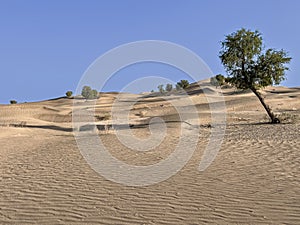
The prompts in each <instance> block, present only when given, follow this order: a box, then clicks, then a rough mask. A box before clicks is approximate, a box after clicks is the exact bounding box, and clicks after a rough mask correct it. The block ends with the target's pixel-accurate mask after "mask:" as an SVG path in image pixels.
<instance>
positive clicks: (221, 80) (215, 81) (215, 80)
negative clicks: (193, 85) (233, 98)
mask: <svg viewBox="0 0 300 225" xmlns="http://www.w3.org/2000/svg"><path fill="white" fill-rule="evenodd" d="M225 81H226V78H225V77H224V76H223V75H222V74H218V75H216V76H214V77H211V78H210V84H211V85H214V86H216V88H217V87H222V86H223V85H224V84H225V83H226V82H225Z"/></svg>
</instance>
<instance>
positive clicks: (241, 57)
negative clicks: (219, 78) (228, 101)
mask: <svg viewBox="0 0 300 225" xmlns="http://www.w3.org/2000/svg"><path fill="white" fill-rule="evenodd" d="M221 44H222V49H221V51H220V55H219V57H220V59H221V61H222V64H223V65H224V67H225V69H226V72H227V73H228V74H229V76H231V83H232V84H233V85H235V86H236V87H237V88H241V89H251V90H252V89H260V88H261V87H266V86H269V85H278V84H280V82H281V81H282V80H284V79H285V71H286V70H288V67H287V66H286V64H287V63H289V62H290V60H291V58H290V57H288V54H287V52H286V51H284V50H275V49H271V48H270V49H267V50H266V51H264V48H263V41H262V36H261V33H259V32H258V31H250V30H246V29H244V28H242V29H240V30H238V31H237V32H234V33H232V34H229V35H227V36H226V37H225V40H224V41H223V42H221Z"/></svg>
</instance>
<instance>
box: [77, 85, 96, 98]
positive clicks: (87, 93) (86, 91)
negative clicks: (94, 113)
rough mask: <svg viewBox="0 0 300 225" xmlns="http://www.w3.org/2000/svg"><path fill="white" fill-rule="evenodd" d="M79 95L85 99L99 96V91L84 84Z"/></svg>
mask: <svg viewBox="0 0 300 225" xmlns="http://www.w3.org/2000/svg"><path fill="white" fill-rule="evenodd" d="M81 95H82V96H83V97H84V98H85V99H96V98H98V97H99V93H98V91H97V90H94V89H92V88H91V87H89V86H84V87H83V88H82V91H81Z"/></svg>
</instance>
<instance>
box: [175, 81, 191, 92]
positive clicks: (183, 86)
mask: <svg viewBox="0 0 300 225" xmlns="http://www.w3.org/2000/svg"><path fill="white" fill-rule="evenodd" d="M189 86H190V82H189V81H188V80H181V81H179V82H177V84H176V89H177V90H180V89H186V88H188V87H189Z"/></svg>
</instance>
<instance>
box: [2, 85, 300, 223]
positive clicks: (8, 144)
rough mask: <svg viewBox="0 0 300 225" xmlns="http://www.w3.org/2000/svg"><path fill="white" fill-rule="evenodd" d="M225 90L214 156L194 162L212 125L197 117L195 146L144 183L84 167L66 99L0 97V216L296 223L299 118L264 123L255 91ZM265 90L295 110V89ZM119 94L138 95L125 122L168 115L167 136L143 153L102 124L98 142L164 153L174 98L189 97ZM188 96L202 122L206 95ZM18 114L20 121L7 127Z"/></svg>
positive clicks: (134, 157)
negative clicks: (203, 165)
mask: <svg viewBox="0 0 300 225" xmlns="http://www.w3.org/2000/svg"><path fill="white" fill-rule="evenodd" d="M223 92H224V99H225V102H226V106H227V113H228V114H227V126H226V133H225V136H224V140H223V144H222V147H221V149H220V151H219V153H218V155H217V157H216V159H215V160H214V161H213V163H212V164H211V165H210V166H209V167H208V169H206V170H205V171H203V172H200V171H199V170H198V166H199V162H200V161H201V158H202V156H203V153H204V150H205V146H206V144H207V143H208V141H209V137H210V136H209V135H210V130H211V128H210V127H206V126H201V127H200V136H199V142H198V145H197V148H196V151H195V152H194V154H193V156H192V158H191V160H189V162H188V163H187V164H186V165H185V167H184V168H183V169H182V170H181V171H179V172H178V173H177V174H176V175H174V176H172V177H170V178H169V179H167V180H165V181H163V182H160V183H158V184H154V185H150V186H145V187H132V186H125V185H122V184H118V183H115V182H112V181H109V180H107V179H105V178H104V177H102V176H100V175H99V174H98V173H96V172H95V171H94V170H92V169H91V168H90V166H89V165H88V164H87V162H86V161H85V160H84V158H83V156H82V155H81V154H80V151H79V149H78V147H77V144H76V140H75V138H74V135H73V132H72V125H71V123H70V122H71V116H72V115H71V112H72V106H73V101H72V100H71V99H66V98H63V99H56V100H51V101H44V102H38V103H27V104H17V105H3V106H0V125H1V126H0V146H1V150H0V160H1V163H0V224H206V223H208V224H299V223H300V177H299V174H300V173H299V168H300V152H299V149H300V139H299V134H300V124H299V123H294V124H276V125H272V124H267V119H266V118H265V112H264V111H263V108H262V106H261V105H260V103H259V102H258V100H257V99H256V97H255V96H254V95H253V94H252V93H249V92H241V93H240V92H237V91H235V90H233V89H224V90H223ZM210 93H212V91H210ZM263 94H264V95H265V99H266V101H267V102H268V103H269V104H270V106H271V107H272V108H273V109H274V110H275V111H276V112H278V113H283V112H286V113H290V114H293V115H300V89H297V88H294V89H288V88H284V87H276V88H275V87H270V88H267V89H265V90H264V92H263ZM116 96H117V93H102V96H101V98H100V99H99V100H98V101H97V105H96V115H105V114H106V113H109V112H110V110H111V108H112V107H111V106H112V104H113V101H114V100H115V98H116ZM291 96H293V97H291ZM123 97H124V99H128V101H135V102H136V103H135V104H134V108H133V109H132V110H131V111H130V118H131V119H132V121H134V120H138V119H146V118H153V117H156V116H159V117H161V118H163V119H164V120H165V121H169V122H167V123H166V129H167V135H166V137H165V138H164V140H163V142H162V143H161V144H160V145H159V146H158V147H157V148H155V149H153V150H152V151H146V152H137V151H133V150H131V149H130V148H128V147H125V146H124V145H123V144H122V143H121V142H120V141H119V140H118V138H117V137H116V134H115V133H113V132H112V133H99V138H100V139H101V141H102V142H103V143H104V145H105V146H106V147H107V149H108V150H109V151H110V153H111V154H112V155H113V156H114V157H116V158H118V159H119V160H122V161H124V162H126V163H128V164H132V165H150V164H154V163H157V162H160V161H162V160H164V159H166V158H167V157H168V156H169V155H170V154H171V153H172V151H173V150H174V148H175V146H176V145H177V143H178V138H179V136H180V129H182V123H180V118H179V117H178V115H177V114H176V109H175V108H174V106H172V104H173V103H174V102H177V103H178V105H180V104H181V103H182V104H181V105H180V107H184V104H183V103H184V102H187V99H186V98H187V97H186V96H176V95H173V96H166V97H164V98H161V97H159V96H158V97H149V96H148V97H147V96H144V95H132V94H124V96H123ZM188 98H190V100H191V101H192V102H193V103H194V104H195V106H196V108H197V110H198V111H199V119H194V120H191V121H192V122H191V123H195V122H197V123H199V124H200V125H207V124H209V123H210V122H211V116H210V112H209V105H208V102H207V99H206V98H205V97H204V94H203V93H202V92H201V91H197V90H196V89H195V88H194V89H191V92H190V96H189V97H188ZM78 101H84V100H78ZM79 103H80V102H78V104H77V105H76V104H75V105H74V107H75V110H76V109H77V110H79V105H80V104H79ZM84 104H85V108H86V109H90V107H92V106H91V102H84ZM76 107H77V108H76ZM120 110H121V109H120ZM190 116H191V117H192V116H195V115H190ZM22 121H26V125H25V126H23V127H11V126H9V125H11V124H16V123H20V122H22ZM108 121H109V118H108ZM98 122H105V121H98ZM106 122H107V121H106ZM133 128H134V127H133ZM132 132H133V133H134V135H136V136H137V137H140V138H147V137H148V136H149V135H150V132H149V129H148V126H147V125H146V126H141V127H138V128H134V129H133V130H132ZM154 175H155V174H154Z"/></svg>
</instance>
